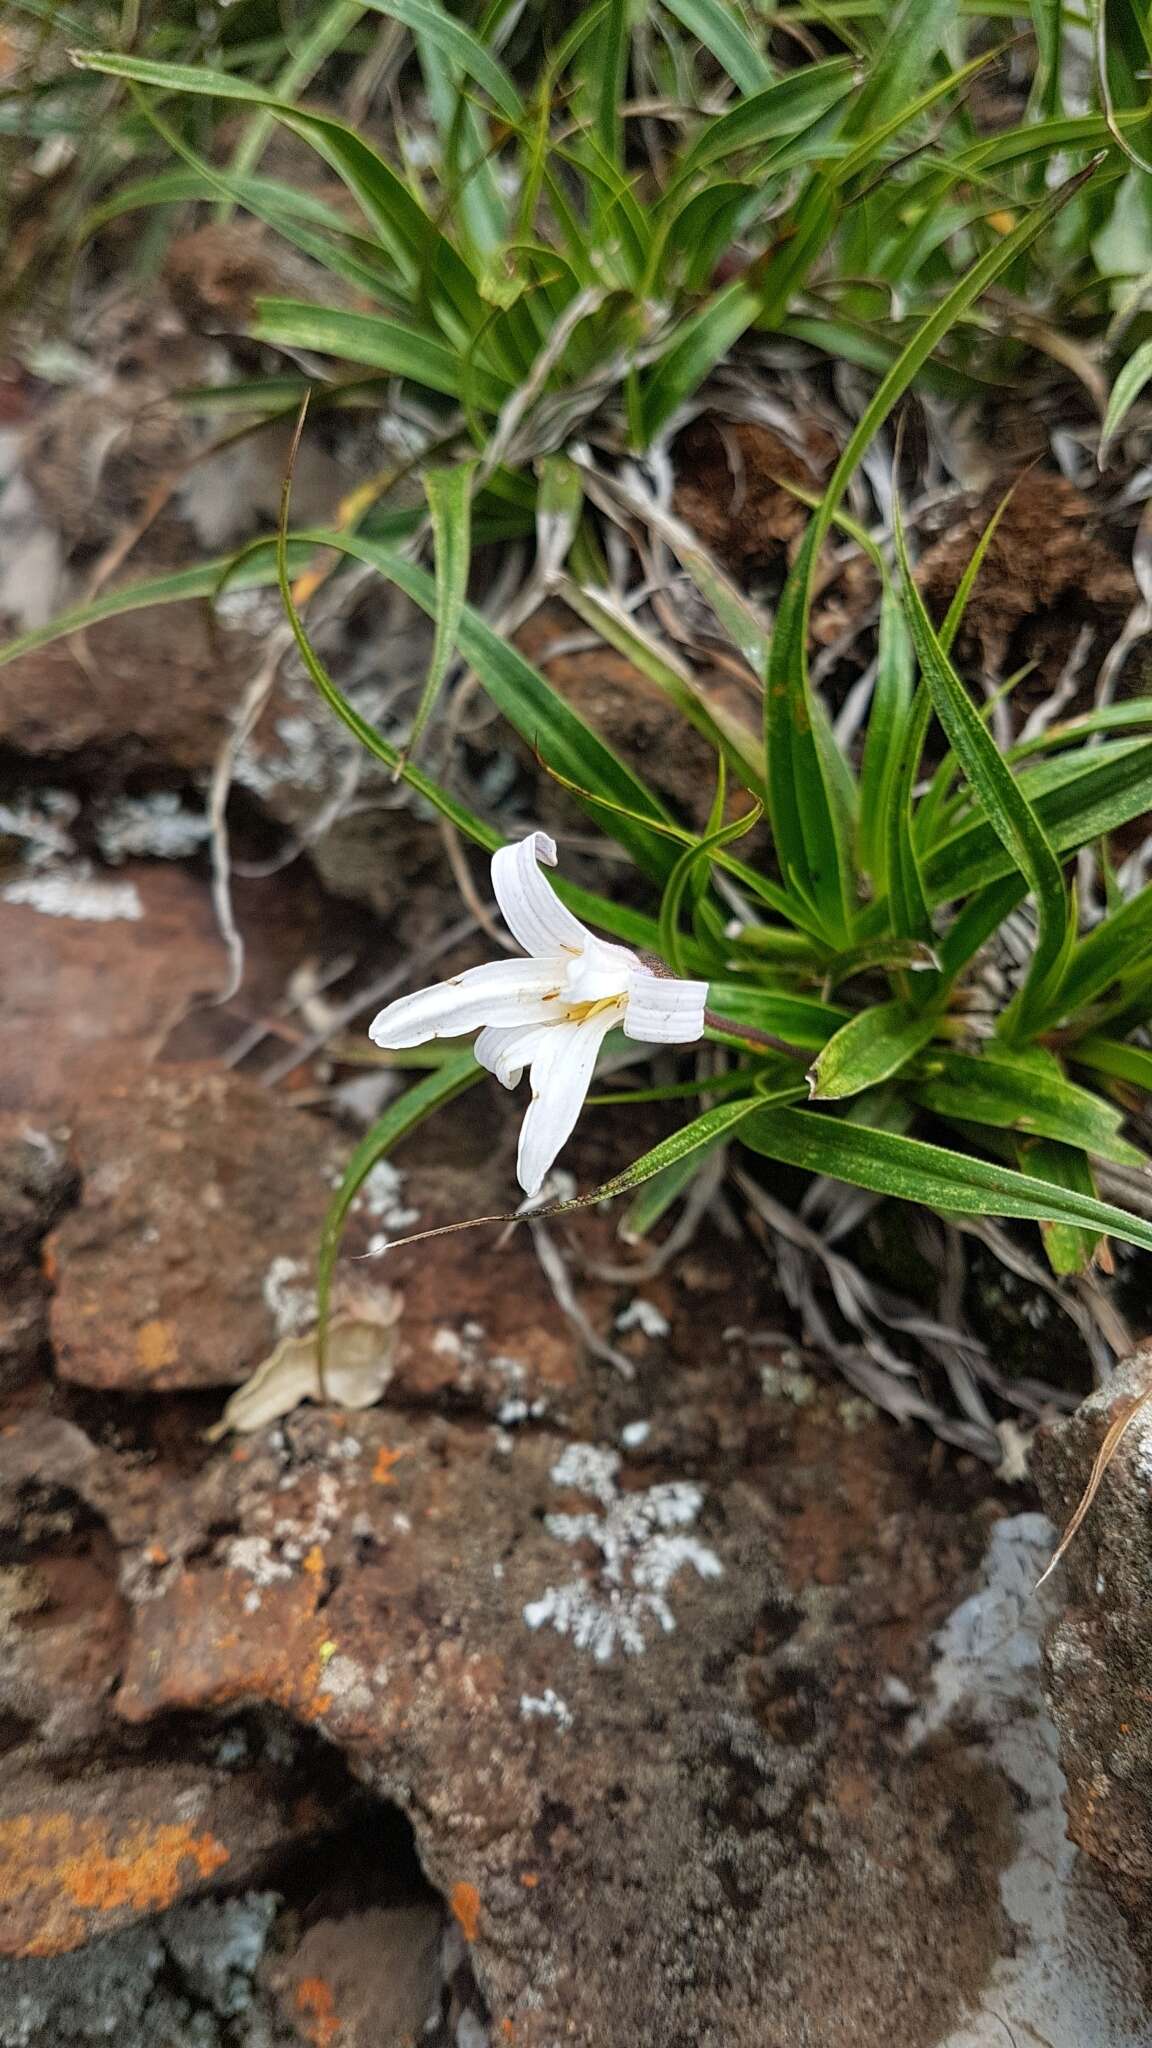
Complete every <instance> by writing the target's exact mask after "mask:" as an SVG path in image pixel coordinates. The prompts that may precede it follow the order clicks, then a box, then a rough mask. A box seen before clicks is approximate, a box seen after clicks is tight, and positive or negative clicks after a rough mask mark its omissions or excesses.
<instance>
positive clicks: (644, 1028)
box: [624, 961, 708, 1045]
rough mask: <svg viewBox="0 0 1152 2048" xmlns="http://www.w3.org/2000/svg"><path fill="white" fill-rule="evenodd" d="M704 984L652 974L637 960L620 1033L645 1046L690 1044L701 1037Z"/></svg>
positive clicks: (704, 982)
mask: <svg viewBox="0 0 1152 2048" xmlns="http://www.w3.org/2000/svg"><path fill="white" fill-rule="evenodd" d="M707 1001H708V983H707V982H706V981H679V980H677V979H676V978H675V977H674V976H672V975H662V974H653V973H652V972H651V970H650V969H649V968H647V967H644V966H642V965H641V963H640V962H639V961H637V963H636V965H635V967H634V968H633V971H632V974H631V977H630V979H629V983H628V1008H627V1011H626V1013H625V1017H624V1032H625V1036H626V1037H628V1038H638V1039H640V1040H641V1041H642V1042H643V1043H644V1044H646V1045H691V1044H693V1043H694V1041H695V1040H696V1039H697V1038H702V1037H703V1035H704V1008H705V1005H706V1003H707Z"/></svg>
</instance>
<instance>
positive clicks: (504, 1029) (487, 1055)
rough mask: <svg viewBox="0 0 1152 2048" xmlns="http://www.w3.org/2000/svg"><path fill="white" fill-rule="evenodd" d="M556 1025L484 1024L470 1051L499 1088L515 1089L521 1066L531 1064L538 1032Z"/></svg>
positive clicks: (551, 1029) (521, 1071)
mask: <svg viewBox="0 0 1152 2048" xmlns="http://www.w3.org/2000/svg"><path fill="white" fill-rule="evenodd" d="M558 1028H559V1027H558V1026H557V1025H555V1024H513V1025H510V1026H503V1025H499V1024H488V1025H486V1026H485V1028H484V1030H483V1031H482V1032H481V1033H480V1036H479V1038H478V1039H477V1040H476V1043H475V1045H474V1046H473V1048H472V1050H473V1052H474V1053H475V1055H476V1058H477V1059H478V1060H479V1062H480V1065H481V1066H482V1067H487V1069H488V1072H489V1073H490V1074H495V1076H496V1079H497V1080H498V1081H499V1082H500V1084H501V1086H502V1087H504V1088H515V1086H516V1084H517V1082H518V1081H519V1079H520V1076H521V1074H522V1073H523V1072H524V1069H525V1067H527V1066H530V1065H531V1063H532V1059H533V1056H534V1054H535V1051H536V1041H537V1039H538V1038H539V1037H540V1034H541V1032H543V1031H555V1030H557V1029H558Z"/></svg>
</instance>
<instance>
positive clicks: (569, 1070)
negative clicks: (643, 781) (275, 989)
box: [368, 832, 708, 1195]
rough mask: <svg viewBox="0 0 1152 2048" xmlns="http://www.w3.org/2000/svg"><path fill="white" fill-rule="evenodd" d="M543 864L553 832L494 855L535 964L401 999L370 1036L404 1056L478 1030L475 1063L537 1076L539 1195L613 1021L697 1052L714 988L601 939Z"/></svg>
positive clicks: (523, 1137) (528, 1184)
mask: <svg viewBox="0 0 1152 2048" xmlns="http://www.w3.org/2000/svg"><path fill="white" fill-rule="evenodd" d="M541 861H545V862H547V865H548V866H549V867H555V865H556V848H555V846H554V845H553V843H552V841H551V840H550V839H549V838H547V837H546V835H545V834H544V833H543V832H531V833H529V835H528V837H527V839H522V840H520V842H519V843H518V845H516V846H502V847H501V848H500V851H499V852H498V853H497V854H495V855H494V856H493V859H492V887H493V890H494V891H495V895H496V901H497V903H498V904H499V905H500V909H501V911H502V912H503V916H504V922H505V923H506V925H507V926H508V929H509V931H510V932H511V933H512V936H513V938H514V939H516V940H517V941H518V942H519V944H520V945H521V946H523V948H524V951H525V953H526V954H527V956H528V957H527V959H524V960H492V961H489V962H488V963H487V964H486V965H485V966H483V967H470V968H469V969H468V970H467V972H466V973H465V974H457V975H454V976H453V977H452V980H451V981H441V982H437V983H436V985H435V986H434V987H433V988H422V989H418V990H417V991H416V993H415V995H410V996H401V997H400V998H399V1000H398V1001H397V1002H395V1003H389V1005H388V1007H387V1009H386V1010H381V1012H380V1015H379V1016H378V1017H377V1018H376V1019H375V1020H374V1022H373V1024H372V1025H371V1027H370V1030H369V1034H368V1035H369V1037H370V1038H371V1039H372V1041H373V1043H374V1044H376V1045H379V1046H382V1047H384V1048H385V1049H386V1050H388V1051H391V1052H397V1051H399V1050H400V1049H401V1048H402V1047H404V1046H409V1045H423V1043H424V1041H425V1040H426V1039H429V1038H459V1037H461V1036H463V1035H464V1033H466V1032H469V1031H478V1032H479V1034H480V1035H479V1037H478V1038H477V1040H476V1057H477V1059H478V1060H479V1061H480V1064H481V1066H484V1067H487V1068H488V1070H489V1072H490V1073H493V1074H495V1076H496V1078H497V1080H498V1081H502V1082H503V1084H504V1086H505V1088H515V1086H516V1084H517V1082H518V1081H519V1079H520V1076H521V1074H522V1073H523V1072H524V1069H525V1067H528V1068H529V1069H530V1070H531V1077H532V1100H531V1102H530V1103H529V1105H528V1111H527V1114H526V1116H525V1118H524V1123H523V1125H522V1127H521V1131H520V1146H519V1151H518V1153H517V1157H516V1173H517V1178H518V1179H519V1182H520V1185H521V1187H522V1188H523V1189H524V1192H525V1194H528V1195H534V1194H535V1193H536V1192H537V1190H538V1188H539V1187H540V1184H541V1182H542V1181H543V1179H544V1176H545V1174H546V1173H547V1171H548V1169H549V1167H550V1166H551V1164H552V1162H553V1160H554V1159H555V1157H556V1155H557V1153H558V1152H559V1151H560V1149H561V1147H562V1146H563V1145H565V1144H567V1142H568V1139H569V1138H570V1137H571V1135H572V1131H573V1129H574V1127H575V1124H576V1119H577V1117H578V1116H579V1114H580V1111H581V1108H582V1107H583V1103H584V1097H585V1096H586V1095H587V1093H588V1085H589V1083H590V1081H591V1079H592V1072H593V1069H594V1067H595V1065H596V1057H597V1054H598V1053H599V1051H600V1047H601V1045H602V1044H603V1042H604V1039H605V1037H606V1036H607V1034H608V1032H609V1031H611V1029H612V1027H613V1025H615V1024H619V1025H620V1026H621V1027H622V1028H623V1030H624V1032H625V1033H626V1035H627V1036H628V1037H629V1038H638V1039H641V1040H643V1041H644V1042H645V1043H646V1044H649V1045H690V1044H692V1042H693V1041H694V1040H695V1039H697V1038H699V1037H700V1036H701V1035H702V1033H703V1030H704V1005H705V1003H706V1001H707V998H708V984H707V982H704V981H677V980H675V979H673V978H672V977H671V976H666V975H661V974H654V973H653V972H652V970H651V968H648V967H646V966H645V965H644V963H643V961H642V960H640V959H638V958H637V955H636V954H635V953H630V952H629V951H628V950H627V948H626V947H624V946H613V945H609V943H608V941H607V940H606V939H598V938H596V936H595V935H594V933H592V932H590V931H588V930H587V928H586V927H585V926H584V925H582V924H581V923H580V920H579V918H576V917H573V915H572V913H571V911H570V910H566V909H565V908H564V905H563V904H562V903H561V901H560V898H559V897H558V896H557V895H556V893H555V891H554V890H553V888H552V885H551V883H550V882H549V881H548V880H547V879H546V877H545V876H544V875H542V874H541V872H540V866H539V863H540V862H541Z"/></svg>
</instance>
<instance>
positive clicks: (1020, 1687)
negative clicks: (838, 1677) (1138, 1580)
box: [911, 1514, 1148, 2048]
mask: <svg viewBox="0 0 1152 2048" xmlns="http://www.w3.org/2000/svg"><path fill="white" fill-rule="evenodd" d="M1055 1540H1056V1532H1055V1530H1054V1529H1053V1527H1052V1525H1051V1523H1050V1522H1048V1521H1047V1520H1046V1519H1045V1517H1044V1516H1043V1515H1037V1514H1028V1515H1014V1516H1012V1517H1011V1518H1010V1519H1007V1520H1005V1521H1002V1522H998V1523H997V1524H996V1527H995V1528H994V1530H993V1532H992V1537H991V1541H990V1543H989V1546H988V1552H987V1556H986V1558H985V1563H984V1585H983V1586H982V1587H981V1589H980V1591H979V1592H977V1593H974V1594H973V1595H972V1598H971V1599H970V1600H965V1601H964V1603H963V1605H962V1606H960V1607H958V1608H957V1609H956V1611H955V1613H954V1614H952V1615H951V1616H950V1617H949V1619H948V1621H947V1622H946V1623H945V1625H944V1627H943V1628H942V1629H941V1630H940V1632H939V1634H938V1635H937V1637H936V1649H937V1653H938V1662H937V1664H936V1667H935V1671H934V1674H933V1680H934V1694H933V1698H932V1700H931V1701H930V1702H929V1704H928V1706H927V1707H926V1708H925V1709H924V1710H923V1711H922V1713H921V1714H920V1715H919V1716H918V1717H917V1718H916V1720H915V1721H914V1722H913V1723H912V1724H911V1739H912V1740H913V1741H916V1742H919V1741H924V1740H925V1739H927V1738H930V1737H932V1736H934V1735H935V1734H937V1732H938V1731H939V1730H940V1728H941V1727H943V1726H944V1725H945V1724H947V1723H948V1722H952V1723H954V1724H956V1725H958V1726H960V1727H963V1728H973V1727H975V1728H976V1729H978V1730H979V1731H980V1740H979V1743H978V1745H977V1746H976V1749H975V1754H976V1755H977V1756H979V1757H980V1758H981V1759H984V1760H986V1761H989V1760H990V1761H991V1762H992V1763H994V1764H995V1765H997V1766H998V1767H999V1768H1000V1770H1002V1771H1003V1772H1004V1774H1005V1776H1006V1777H1007V1778H1008V1779H1009V1780H1010V1781H1011V1783H1012V1785H1013V1786H1014V1787H1015V1788H1016V1791H1017V1795H1018V1796H1017V1800H1016V1804H1017V1806H1018V1808H1019V1813H1020V1819H1019V1832H1018V1840H1017V1846H1016V1852H1015V1855H1014V1856H1013V1859H1012V1861H1011V1863H1010V1864H1009V1865H1008V1866H1007V1868H1006V1869H1005V1870H1004V1871H1003V1872H1002V1873H1001V1878H1000V1896H1001V1902H1002V1904H1003V1907H1004V1912H1005V1915H1006V1917H1007V1919H1008V1921H1009V1923H1010V1926H1011V1937H1010V1942H1009V1944H1008V1947H1009V1951H1010V1952H1009V1953H1006V1954H1004V1955H1003V1956H1001V1957H1000V1959H999V1960H998V1961H997V1962H996V1963H995V1964H994V1966H993V1969H992V1971H991V1974H990V1976H989V1978H988V1981H987V1983H986V1985H985V1986H984V1989H983V1992H982V1994H981V1996H980V1998H979V2000H978V2003H977V2006H976V2009H975V2010H974V2011H973V2012H972V2013H971V2014H970V2015H969V2016H968V2017H967V2018H966V2019H964V2020H963V2021H962V2022H961V2024H960V2025H959V2026H958V2027H956V2028H955V2029H954V2030H953V2031H952V2032H951V2033H950V2034H949V2035H948V2037H947V2039H946V2040H945V2041H942V2042H941V2043H940V2048H1001V2044H1003V2043H1004V2042H1007V2041H1010V2040H1011V2041H1020V2042H1024V2041H1043V2042H1044V2044H1045V2048H1089V2044H1090V2048H1130V2044H1132V2043H1134V2042H1138V2041H1144V2040H1146V2039H1147V2038H1148V2035H1147V2009H1146V2007H1145V2005H1144V2003H1143V1999H1142V1997H1141V1992H1140V1969H1139V1965H1138V1963H1137V1960H1136V1957H1135V1956H1134V1954H1133V1952H1132V1949H1131V1947H1130V1946H1129V1943H1128V1938H1127V1934H1126V1932H1125V1929H1124V1926H1123V1922H1122V1921H1121V1918H1120V1915H1119V1913H1118V1911H1117V1909H1116V1908H1115V1906H1114V1905H1113V1904H1112V1902H1111V1900H1110V1899H1109V1898H1108V1897H1107V1895H1106V1894H1105V1893H1104V1892H1103V1890H1102V1889H1101V1887H1100V1884H1099V1881H1098V1880H1097V1879H1096V1878H1095V1877H1094V1876H1093V1874H1092V1873H1091V1871H1090V1869H1089V1867H1088V1865H1087V1861H1086V1859H1085V1858H1084V1857H1082V1856H1081V1855H1080V1853H1079V1851H1078V1850H1077V1849H1076V1848H1075V1846H1074V1845H1073V1843H1072V1842H1070V1841H1069V1839H1068V1836H1067V1832H1066V1821H1065V1813H1064V1804H1063V1794H1064V1789H1065V1788H1064V1774H1063V1772H1062V1771H1061V1769H1060V1761H1059V1744H1058V1740H1057V1735H1056V1730H1055V1728H1054V1726H1053V1724H1052V1722H1051V1720H1050V1718H1049V1716H1048V1713H1047V1710H1046V1707H1045V1704H1044V1694H1043V1687H1042V1677H1041V1635H1042V1632H1043V1628H1044V1624H1045V1621H1046V1619H1047V1613H1046V1609H1047V1607H1048V1605H1049V1603H1050V1602H1051V1601H1052V1599H1053V1598H1054V1597H1055V1596H1054V1594H1053V1592H1052V1590H1051V1589H1047V1588H1046V1589H1044V1590H1043V1591H1042V1592H1041V1593H1040V1594H1039V1595H1037V1593H1036V1582H1037V1580H1038V1578H1039V1577H1040V1574H1041V1572H1042V1571H1043V1570H1044V1567H1045V1565H1046V1564H1047V1563H1048V1560H1049V1558H1050V1556H1051V1554H1052V1550H1053V1547H1054V1545H1055Z"/></svg>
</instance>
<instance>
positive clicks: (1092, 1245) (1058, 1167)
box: [1016, 1138, 1101, 1274]
mask: <svg viewBox="0 0 1152 2048" xmlns="http://www.w3.org/2000/svg"><path fill="white" fill-rule="evenodd" d="M1016 1158H1017V1163H1018V1165H1019V1167H1020V1171H1021V1173H1026V1174H1029V1175H1030V1176H1031V1177H1032V1178H1033V1179H1035V1180H1046V1181H1055V1182H1056V1183H1057V1185H1058V1186H1059V1187H1062V1188H1072V1189H1074V1190H1075V1192H1076V1193H1077V1194H1078V1195H1087V1196H1089V1197H1090V1198H1091V1199H1093V1200H1094V1199H1095V1195H1096V1182H1095V1179H1094V1177H1093V1173H1092V1162H1091V1160H1090V1159H1089V1157H1088V1155H1087V1153H1086V1152H1080V1151H1077V1149H1076V1147H1075V1146H1074V1145H1059V1144H1057V1143H1056V1141H1055V1140H1054V1139H1052V1138H1027V1139H1025V1140H1024V1141H1023V1142H1022V1143H1020V1144H1018V1145H1017V1147H1016ZM1040 1234H1041V1236H1042V1237H1043V1239H1044V1250H1045V1251H1046V1253H1047V1254H1048V1264H1049V1265H1050V1266H1051V1268H1052V1271H1053V1272H1054V1273H1060V1274H1065V1273H1086V1272H1087V1270H1088V1268H1089V1266H1090V1265H1091V1263H1092V1260H1093V1259H1094V1257H1095V1256H1096V1252H1097V1249H1098V1247H1099V1245H1100V1242H1101V1236H1100V1232H1099V1231H1098V1230H1077V1229H1076V1228H1075V1227H1074V1226H1073V1225H1072V1224H1069V1223H1042V1224H1041V1225H1040Z"/></svg>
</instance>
